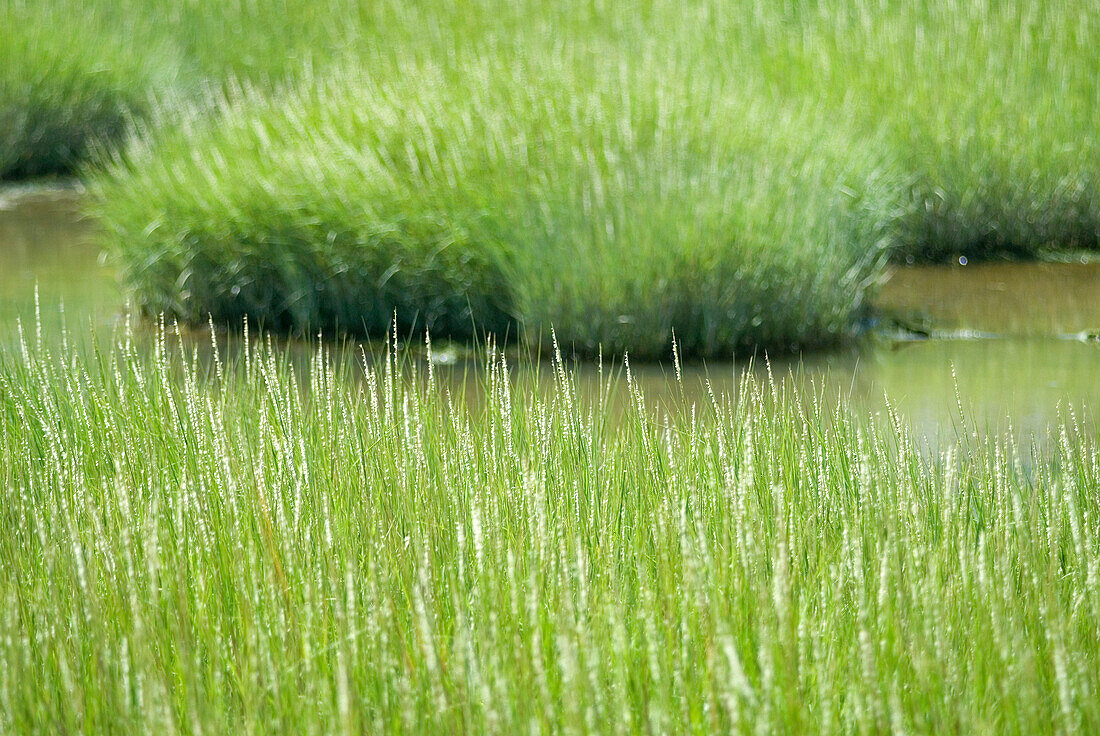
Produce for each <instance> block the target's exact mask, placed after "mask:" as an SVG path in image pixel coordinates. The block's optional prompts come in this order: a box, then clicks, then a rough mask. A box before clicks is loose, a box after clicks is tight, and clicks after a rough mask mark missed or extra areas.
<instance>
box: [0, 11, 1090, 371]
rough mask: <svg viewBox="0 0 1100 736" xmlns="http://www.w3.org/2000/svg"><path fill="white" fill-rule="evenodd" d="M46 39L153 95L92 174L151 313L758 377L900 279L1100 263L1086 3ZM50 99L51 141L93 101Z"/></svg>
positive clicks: (376, 21)
mask: <svg viewBox="0 0 1100 736" xmlns="http://www.w3.org/2000/svg"><path fill="white" fill-rule="evenodd" d="M8 2H9V4H12V3H14V5H13V7H16V8H22V10H21V11H19V12H22V13H23V14H24V15H26V16H28V17H33V14H34V13H35V12H37V11H35V10H28V9H27V7H25V6H23V5H22V4H21V3H19V2H18V0H8ZM364 6H365V7H364ZM45 7H50V8H62V9H64V8H68V7H77V8H80V9H81V10H82V12H84V13H86V14H88V15H89V16H90V17H92V18H94V19H99V20H98V25H97V24H95V23H92V24H88V25H90V27H91V28H92V29H93V30H92V32H90V33H88V34H86V35H87V38H88V39H90V40H89V41H88V43H89V48H95V47H94V46H93V45H91V44H93V43H96V42H97V40H96V39H98V38H99V36H100V35H104V38H106V39H108V41H109V42H110V43H108V44H107V47H108V48H109V49H115V48H116V47H117V54H116V55H117V56H119V58H120V59H121V60H120V61H119V62H117V64H116V62H113V61H111V60H110V59H111V58H112V56H111V55H110V54H108V55H107V61H106V64H107V66H108V67H111V68H114V66H118V68H119V69H122V71H121V72H117V74H118V75H119V78H120V79H125V80H129V81H130V83H129V85H128V86H127V85H121V87H120V90H119V95H121V96H123V97H124V98H125V99H124V100H123V101H120V102H119V103H118V104H117V105H116V106H115V107H118V108H120V109H123V110H125V112H126V115H136V116H137V125H136V131H135V132H134V134H133V135H131V136H128V137H127V141H128V142H126V143H125V144H122V145H121V148H118V147H112V146H109V145H107V144H105V143H102V142H100V143H97V144H96V146H95V147H96V149H97V150H100V149H104V148H106V149H107V150H108V151H114V153H113V154H109V155H106V156H98V157H96V161H97V162H98V165H97V167H96V168H95V169H94V170H92V171H90V172H89V173H88V176H89V177H90V178H91V180H92V182H93V184H94V187H93V189H94V190H95V191H96V193H97V204H96V205H95V206H94V208H93V209H94V210H95V212H96V214H97V215H98V216H99V217H100V218H101V219H102V220H103V221H104V223H105V224H106V226H107V233H108V236H107V241H106V242H107V246H108V248H109V249H110V250H111V251H112V252H113V253H114V254H115V255H116V257H117V262H118V263H119V265H120V267H121V271H122V273H123V276H124V280H125V281H126V283H127V285H128V286H129V288H130V289H131V290H132V291H133V292H134V293H135V297H136V301H137V303H139V304H141V305H143V306H144V307H145V309H146V310H147V311H148V312H149V313H151V314H154V315H155V314H158V313H160V312H162V311H164V312H167V313H168V314H170V315H172V316H174V317H178V318H180V319H184V320H186V321H189V322H192V323H199V324H201V323H203V322H205V320H206V318H207V316H209V315H213V316H214V318H215V319H217V320H218V321H220V322H224V323H229V324H236V323H239V320H240V318H241V317H242V316H244V315H248V316H250V317H251V318H252V319H253V321H254V323H262V324H264V325H266V326H268V327H271V328H275V329H283V330H292V331H298V332H303V333H312V332H314V331H316V330H318V329H323V330H326V331H328V332H330V333H331V332H334V331H336V330H350V331H355V332H362V333H366V334H368V335H372V336H378V335H382V334H384V333H385V330H386V326H387V325H388V324H389V321H390V319H391V317H392V316H393V314H394V312H395V311H396V312H397V314H398V318H399V320H401V323H402V326H403V327H410V326H412V325H416V326H419V327H426V328H429V329H431V330H432V331H433V334H436V335H437V336H439V337H443V336H448V337H456V338H460V339H461V338H467V337H469V336H470V335H471V334H473V333H475V332H479V331H481V332H485V331H491V332H496V333H497V334H502V335H503V334H507V335H509V336H510V337H514V336H517V335H523V336H526V337H527V338H529V339H530V341H531V342H532V343H534V344H538V343H539V341H540V339H541V340H542V342H543V344H545V342H546V340H545V337H546V335H547V334H548V331H549V328H550V327H551V326H553V327H554V328H555V329H556V330H557V332H558V335H559V337H560V339H561V340H562V342H563V344H564V345H566V346H567V348H568V349H572V350H575V351H577V352H578V353H581V354H594V353H595V352H597V351H598V350H599V348H600V347H602V348H603V349H605V350H607V351H615V352H622V351H625V350H631V351H633V353H634V354H635V355H636V356H637V357H655V356H660V355H664V354H666V353H667V348H666V346H667V345H668V344H670V339H671V335H672V333H673V332H675V333H676V335H677V338H678V340H679V342H680V344H681V345H682V347H683V350H684V352H685V354H688V355H691V356H694V357H700V358H708V357H714V356H725V357H728V356H729V355H730V354H731V353H732V352H735V351H736V352H739V353H743V352H745V351H748V350H752V349H755V348H758V347H764V348H767V349H769V350H772V351H773V352H774V351H779V350H797V349H804V348H813V347H818V346H821V345H825V344H829V343H832V342H836V341H838V340H843V339H846V338H847V337H849V336H850V335H851V334H853V333H854V332H856V331H857V327H858V324H859V320H860V317H861V315H862V313H863V311H864V304H865V302H866V301H867V297H868V294H869V291H870V290H871V289H873V287H874V284H875V282H876V280H877V278H878V277H879V275H880V274H881V263H882V262H883V261H884V260H885V258H887V257H893V258H895V259H913V260H933V261H943V260H949V259H954V258H957V257H960V256H966V257H967V258H969V259H971V260H976V259H980V258H1001V257H1035V256H1042V255H1044V254H1048V253H1050V252H1053V251H1059V252H1062V253H1073V252H1077V251H1081V250H1093V251H1095V250H1097V249H1098V246H1100V180H1098V175H1100V174H1098V172H1100V142H1098V138H1097V132H1098V131H1100V111H1098V110H1100V108H1098V107H1097V105H1096V104H1095V100H1096V99H1097V98H1098V97H1100V58H1098V57H1097V55H1096V54H1094V53H1092V51H1093V49H1095V48H1096V46H1097V43H1098V42H1100V23H1098V22H1097V20H1096V18H1095V17H1093V16H1092V15H1090V14H1087V13H1081V12H1080V8H1079V5H1078V4H1077V3H1073V2H1069V0H1019V1H1018V2H1012V3H1003V4H999V5H997V6H996V7H991V6H987V5H984V4H976V3H961V2H952V3H931V2H921V3H894V2H873V3H872V2H859V3H849V4H845V5H843V6H842V7H841V6H839V5H838V4H837V3H833V2H818V3H779V4H771V5H769V6H768V7H765V8H761V7H760V6H759V4H750V3H746V2H741V1H740V0H710V1H708V2H699V3H693V4H690V5H688V6H687V7H685V6H684V5H683V4H682V3H671V2H667V1H665V0H652V1H651V2H646V3H642V4H635V3H630V4H627V3H570V4H561V3H549V2H540V1H538V0H531V1H530V2H525V3H516V4H513V3H509V4H502V3H498V2H492V1H490V0H480V1H479V2H473V3H463V4H462V5H461V6H458V5H456V4H453V3H448V2H443V1H442V0H430V1H426V2H421V3H394V4H386V3H377V4H376V3H370V4H359V3H354V2H351V1H350V0H346V1H345V0H330V1H329V2H326V3H306V2H304V0H284V2H282V3H280V4H279V7H278V8H277V9H275V10H271V9H264V8H261V7H260V6H259V5H257V4H255V3H253V2H249V1H248V0H237V2H232V3H226V4H215V3H209V2H203V1H201V0H192V1H190V2H184V0H174V1H173V2H171V3H169V4H168V5H167V6H166V7H165V8H162V7H161V6H159V5H158V6H157V7H156V10H155V13H156V14H157V15H158V18H159V17H160V15H163V16H164V18H165V20H164V21H158V22H156V23H153V22H151V21H150V20H149V17H150V15H149V14H150V13H153V12H154V10H152V7H153V6H152V5H151V4H150V3H147V2H145V0H127V1H126V2H125V3H123V4H122V5H120V6H117V7H116V6H112V5H110V4H107V3H105V2H102V1H101V0H50V2H49V3H48V4H47V5H46V6H45ZM105 19H106V20H105ZM111 19H113V20H111ZM109 21H110V22H109ZM112 23H117V25H112ZM23 27H25V28H31V29H35V33H37V34H38V36H41V38H42V39H45V40H42V41H41V42H40V43H39V42H36V43H39V45H40V46H41V47H42V48H53V49H55V51H54V52H53V54H54V55H56V54H57V53H59V52H60V50H64V49H66V48H67V46H66V43H67V42H66V41H65V40H64V39H67V38H68V36H67V35H66V36H63V37H59V38H54V37H53V35H51V34H54V31H53V30H51V29H52V26H51V24H49V23H46V22H39V23H34V22H27V23H25V24H24V25H23ZM113 28H123V29H131V30H133V34H132V35H133V37H134V38H138V39H142V40H141V41H140V44H141V46H139V45H138V42H135V41H131V40H128V39H129V38H130V36H128V35H125V34H122V33H120V32H119V31H112V30H111V29H113ZM54 35H57V34H54ZM16 38H20V36H19V35H17V36H16ZM51 39H52V40H51ZM154 41H155V42H156V43H159V44H161V45H163V46H164V47H165V48H166V49H168V50H169V51H170V52H171V53H168V54H165V55H161V54H156V55H153V54H147V53H144V49H143V46H144V45H145V44H147V43H153V42H154ZM50 43H52V44H53V46H50V45H49V44H50ZM112 44H113V45H112ZM135 49H136V50H135ZM112 53H114V52H112ZM15 55H16V56H17V57H19V58H25V62H24V63H26V64H30V65H32V66H33V65H37V64H45V61H44V60H47V59H50V58H52V56H51V54H50V53H37V54H27V53H22V54H19V53H16V54H15ZM82 58H83V57H82V56H74V57H73V59H74V60H73V61H69V62H66V63H68V64H69V65H70V66H73V67H74V68H76V69H81V68H83V66H84V64H85V63H87V62H85V61H81V59H82ZM153 58H156V59H164V60H165V61H164V62H163V66H164V67H165V70H162V71H161V72H158V73H159V74H161V76H164V75H167V77H168V78H169V81H168V82H165V83H164V84H163V85H162V86H163V87H164V88H165V89H164V90H160V89H158V90H157V92H158V95H157V99H158V102H157V103H156V104H154V105H153V106H152V108H151V111H150V110H147V109H146V108H144V107H142V105H141V104H138V103H137V102H126V100H130V99H133V100H139V101H141V100H146V99H147V96H148V94H149V93H150V90H149V88H150V86H155V85H153V83H152V82H150V81H149V80H150V79H151V78H152V77H153V76H154V74H153V71H152V70H150V69H148V68H146V66H145V65H148V64H150V63H153V62H152V61H151V59H153ZM127 64H129V66H126V65H127ZM135 65H136V66H135ZM47 69H48V68H47ZM2 75H3V72H0V76H2ZM70 76H71V75H70ZM38 78H40V79H41V80H42V81H41V82H40V83H38V84H36V85H35V87H34V89H35V90H36V94H40V96H42V97H43V98H44V99H46V98H49V99H52V100H55V101H59V102H57V104H53V103H52V102H51V104H46V103H26V104H27V105H29V106H30V107H32V108H33V109H35V110H41V111H42V114H41V116H40V117H41V118H42V119H43V120H47V119H53V117H56V115H57V114H60V113H56V111H64V110H65V109H66V108H65V103H64V100H65V99H66V97H65V95H64V94H61V93H60V92H58V93H57V94H54V93H53V92H51V89H52V87H51V85H52V84H53V83H54V82H53V80H54V79H55V78H56V79H57V80H58V81H57V84H59V85H61V84H62V82H63V81H64V79H67V78H68V77H65V75H61V74H58V75H53V74H51V73H46V72H44V73H42V74H39V75H38ZM158 78H159V77H158ZM158 84H159V83H158ZM0 88H2V87H0ZM123 93H125V94H123ZM97 94H98V93H97ZM96 99H99V97H96ZM2 104H3V102H2V101H0V105H2ZM143 104H144V103H143ZM109 108H110V109H113V108H111V105H106V107H105V108H104V109H109ZM13 109H19V104H16V105H15V106H14V107H13ZM50 110H54V111H55V112H48V111H50ZM55 113H56V114H55ZM36 114H37V113H36ZM51 116H53V117H51ZM62 117H63V118H64V120H68V121H69V123H65V122H62V123H58V124H57V125H55V126H54V128H55V129H56V130H59V131H60V130H65V129H66V127H65V126H66V125H69V124H71V122H72V121H76V120H82V119H84V118H83V117H82V116H80V115H76V114H72V115H68V117H65V116H62ZM123 117H125V116H123ZM43 125H45V124H43ZM47 127H48V126H47ZM92 127H96V126H95V125H93V126H92ZM103 127H104V128H105V129H106V128H109V129H110V130H105V134H104V136H103V137H106V138H112V137H116V136H115V133H117V132H118V130H119V128H118V125H116V124H112V125H111V126H107V125H104V126H103ZM12 129H15V128H12ZM52 129H53V128H52ZM75 135H76V137H77V138H78V139H79V138H80V137H81V136H84V135H85V133H77V134H75ZM89 135H90V134H89ZM9 148H12V146H9ZM70 148H72V147H70ZM65 150H69V149H65ZM73 150H76V149H75V148H73ZM80 150H83V149H80ZM72 158H73V157H72V156H69V157H68V158H66V159H65V160H67V161H71V160H72Z"/></svg>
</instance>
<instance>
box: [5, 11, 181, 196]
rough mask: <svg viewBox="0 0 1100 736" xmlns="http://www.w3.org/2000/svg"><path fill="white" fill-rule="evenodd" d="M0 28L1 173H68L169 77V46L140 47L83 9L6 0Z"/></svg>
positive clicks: (117, 132) (138, 112)
mask: <svg viewBox="0 0 1100 736" xmlns="http://www.w3.org/2000/svg"><path fill="white" fill-rule="evenodd" d="M0 26H2V27H3V28H4V29H5V30H4V40H3V43H0V70H2V71H0V179H19V178H27V177H35V176H43V175H48V174H62V173H69V172H71V171H72V170H73V169H74V167H75V166H77V165H78V164H80V163H82V162H84V160H85V159H86V157H87V156H88V153H89V150H90V149H91V148H92V147H94V146H95V145H97V144H103V143H106V142H117V140H118V139H119V138H121V137H122V136H123V134H124V133H125V131H126V127H127V123H128V120H129V119H130V118H131V117H132V116H142V115H144V114H146V113H147V112H148V111H149V109H150V103H151V101H152V96H153V94H154V92H155V90H156V89H157V88H158V87H160V86H161V85H162V84H163V83H164V82H166V81H167V80H168V79H170V74H171V71H170V65H171V61H170V49H165V48H163V47H159V46H158V45H157V44H149V45H148V46H146V47H145V48H144V49H140V48H139V47H138V46H136V45H133V39H127V38H125V37H122V36H118V35H115V34H113V33H111V31H110V28H111V19H110V18H109V17H105V14H104V13H101V12H94V11H92V10H91V9H90V8H86V7H83V6H80V5H74V4H58V3H53V2H50V1H49V0H47V1H46V2H43V3H41V4H38V3H35V4H30V5H28V4H24V3H22V2H19V1H18V0H8V1H6V2H4V3H2V4H0ZM166 67H167V68H166Z"/></svg>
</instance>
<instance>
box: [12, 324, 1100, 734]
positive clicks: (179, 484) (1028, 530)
mask: <svg viewBox="0 0 1100 736" xmlns="http://www.w3.org/2000/svg"><path fill="white" fill-rule="evenodd" d="M27 341H29V342H30V345H29V346H28V345H26V344H24V348H23V352H22V354H21V355H20V354H9V355H6V356H3V357H2V359H0V412H2V413H0V509H2V512H3V519H4V525H5V529H6V532H5V534H4V535H2V536H0V597H2V599H3V600H4V606H3V608H2V609H0V673H2V674H0V725H2V727H3V728H4V730H10V731H11V732H17V733H35V732H40V733H45V732H49V733H58V732H62V733H66V732H67V733H76V732H84V733H119V732H123V733H172V732H183V733H204V732H226V731H235V732H241V733H300V734H314V733H316V734H322V733H388V732H392V733H409V732H432V733H455V732H466V733H519V732H522V733H673V732H674V733H715V732H730V733H886V732H894V733H899V732H916V733H943V732H965V733H1020V734H1031V733H1048V732H1058V733H1073V732H1083V733H1087V732H1091V731H1093V730H1095V729H1096V728H1097V726H1098V725H1100V708H1098V706H1097V702H1098V701H1097V700H1096V698H1095V697H1093V694H1094V693H1095V692H1097V688H1098V687H1100V681H1098V673H1100V667H1097V659H1096V655H1097V651H1098V644H1100V642H1098V633H1097V632H1098V631H1100V595H1098V591H1100V585H1098V581H1097V574H1098V570H1100V530H1098V527H1097V525H1096V523H1095V520H1096V518H1097V515H1098V514H1100V508H1098V499H1100V494H1098V493H1097V490H1098V488H1100V454H1098V450H1097V446H1096V442H1095V440H1096V436H1095V434H1092V433H1090V432H1089V431H1084V430H1082V429H1081V428H1080V425H1079V420H1078V419H1077V417H1076V416H1075V415H1073V414H1072V413H1067V414H1066V415H1065V424H1064V425H1063V428H1062V429H1061V431H1060V433H1059V432H1056V433H1055V434H1054V438H1053V443H1052V446H1051V447H1048V448H1047V449H1046V450H1045V451H1044V452H1042V453H1040V452H1037V451H1036V448H1035V447H1033V446H1030V445H1028V444H1021V443H1018V442H1017V440H1016V439H1014V438H1013V437H1011V436H1006V437H1000V438H994V439H989V440H980V439H978V438H977V435H974V434H971V430H970V428H968V426H967V425H966V424H965V423H963V420H962V419H961V415H960V425H959V428H958V429H959V434H958V435H957V439H954V440H949V441H947V442H945V443H944V444H943V445H942V446H939V447H937V448H934V449H933V450H932V451H930V450H929V448H928V447H927V446H926V445H924V443H923V442H919V441H917V440H916V439H915V438H914V437H912V436H911V435H910V434H909V432H908V431H907V430H906V429H905V427H904V422H903V421H902V420H901V419H900V418H899V417H897V416H895V415H892V413H888V414H887V415H886V416H884V417H882V418H881V419H880V420H871V419H869V418H867V417H862V418H861V417H860V416H857V415H855V414H853V413H852V412H851V411H848V410H847V409H845V408H844V407H843V406H842V405H840V406H838V405H832V404H825V403H822V402H821V401H819V400H816V399H814V398H813V397H814V394H813V393H812V392H811V393H809V394H807V396H808V398H805V399H799V398H798V397H797V396H796V395H795V394H793V393H790V392H789V389H788V388H784V387H783V386H784V384H783V383H782V382H777V383H775V384H769V382H768V381H767V380H765V381H763V382H761V381H754V380H751V379H747V380H746V381H745V382H744V383H743V384H742V386H741V387H740V389H739V396H738V398H737V399H736V401H734V400H733V397H729V396H713V397H712V399H711V400H709V401H708V402H706V403H705V404H703V405H695V406H692V407H688V406H683V407H681V409H679V410H676V411H659V410H658V409H657V407H655V406H654V405H652V404H650V403H649V402H648V401H647V399H646V397H645V396H644V395H643V394H642V393H641V391H640V390H639V389H638V388H637V385H636V384H635V383H634V382H633V381H632V378H631V376H630V373H629V368H628V369H627V370H626V372H625V373H624V374H623V375H621V376H620V377H619V378H618V379H617V380H613V379H612V378H610V377H609V378H608V379H607V380H606V381H605V383H604V384H603V387H602V390H601V391H600V392H599V396H598V397H597V398H595V399H586V398H583V397H582V396H581V395H580V394H579V393H578V391H577V388H576V384H575V382H574V378H573V376H572V374H571V373H570V371H569V370H567V369H566V368H565V367H564V365H563V364H562V363H561V362H560V358H559V359H558V361H556V362H555V363H554V364H552V365H548V366H547V368H546V369H547V370H548V371H550V372H551V373H552V376H553V383H552V384H551V387H550V388H548V389H547V388H545V384H544V388H543V389H541V390H539V389H537V387H536V386H535V385H534V384H533V383H530V382H528V381H520V382H518V383H517V382H516V380H515V378H514V377H513V376H512V375H510V371H509V368H508V366H507V365H506V361H505V359H504V358H503V357H502V355H501V354H499V353H497V352H494V351H492V350H490V351H488V352H487V353H485V355H484V361H485V364H486V365H485V370H484V372H483V373H482V374H481V375H482V378H481V383H480V384H479V390H478V391H477V392H476V393H474V394H467V392H465V391H462V390H459V389H456V388H455V387H453V386H450V387H449V386H448V383H447V382H443V381H441V380H440V378H439V376H437V375H435V374H434V373H433V371H432V368H431V367H426V368H425V367H424V365H421V364H419V363H418V362H415V361H411V360H410V359H408V358H407V357H404V353H399V352H396V351H391V352H389V353H388V354H386V355H384V356H378V357H377V358H375V359H373V360H371V359H368V356H364V359H363V360H362V361H359V362H357V361H355V360H350V361H340V362H334V361H333V360H332V359H331V358H330V357H329V354H328V352H327V349H325V348H319V349H318V351H317V353H316V355H315V357H314V358H313V360H312V361H310V364H309V365H308V366H306V367H303V366H298V367H297V368H296V367H295V366H294V365H293V364H291V363H289V362H287V360H286V353H285V352H282V351H280V350H278V349H274V348H271V347H270V346H268V347H263V343H262V342H259V343H255V342H254V343H245V346H244V350H243V353H238V354H237V355H236V357H234V358H232V359H222V358H219V357H218V356H217V354H216V353H215V354H214V356H213V357H212V358H211V359H210V360H209V361H206V362H202V363H200V362H197V361H195V360H194V359H193V358H188V357H186V356H187V355H188V354H189V352H190V349H189V348H187V347H186V345H184V344H182V343H180V344H179V346H177V338H176V337H175V336H174V335H171V334H165V332H163V331H161V332H159V333H158V334H157V336H155V337H154V338H153V341H154V345H153V347H152V348H151V350H152V353H151V355H148V356H147V355H146V350H145V348H141V347H135V345H137V344H138V340H137V339H135V338H134V337H133V335H132V334H130V333H123V334H122V335H121V339H120V341H119V342H118V343H117V344H116V345H115V346H114V347H111V348H109V349H108V348H107V347H106V346H105V348H104V349H103V350H101V351H100V352H98V353H97V354H96V356H95V357H94V358H92V359H89V360H84V361H82V360H79V359H78V360H74V359H73V358H72V356H71V355H67V354H64V353H53V352H52V351H51V349H50V348H49V347H44V348H36V347H35V345H34V343H35V340H34V338H33V337H32V336H29V337H28V338H27ZM181 348H182V349H181ZM426 365H427V366H430V365H431V364H430V363H428V364H426ZM623 394H625V396H626V397H627V399H628V400H627V401H626V402H625V406H626V409H625V413H623V414H622V415H621V416H620V417H619V418H618V419H616V420H614V421H612V420H611V419H610V414H609V411H608V408H607V402H608V401H609V398H608V397H611V396H615V395H623ZM473 397H476V398H473Z"/></svg>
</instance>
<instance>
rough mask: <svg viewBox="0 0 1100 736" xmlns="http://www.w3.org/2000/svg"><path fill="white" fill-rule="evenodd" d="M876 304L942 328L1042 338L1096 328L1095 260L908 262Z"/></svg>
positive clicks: (1099, 270) (1099, 315) (1099, 279)
mask: <svg viewBox="0 0 1100 736" xmlns="http://www.w3.org/2000/svg"><path fill="white" fill-rule="evenodd" d="M878 304H879V305H880V306H882V307H883V308H885V309H888V310H890V311H892V312H896V313H899V314H904V315H908V316H911V317H916V318H924V319H926V320H928V321H929V322H931V323H932V324H933V325H935V326H936V328H938V329H942V330H976V331H979V332H986V333H993V334H996V335H1001V336H1013V337H1046V336H1052V335H1071V334H1077V333H1081V332H1090V333H1093V334H1095V333H1096V332H1097V331H1098V330H1100V263H1087V264H1086V263H1027V264H1021V263H985V264H977V265H975V264H971V265H968V266H908V267H905V268H900V269H898V270H896V271H894V273H893V274H892V275H891V277H890V280H889V281H888V282H887V284H886V286H885V288H884V289H883V290H882V293H881V294H880V295H879V297H878Z"/></svg>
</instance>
